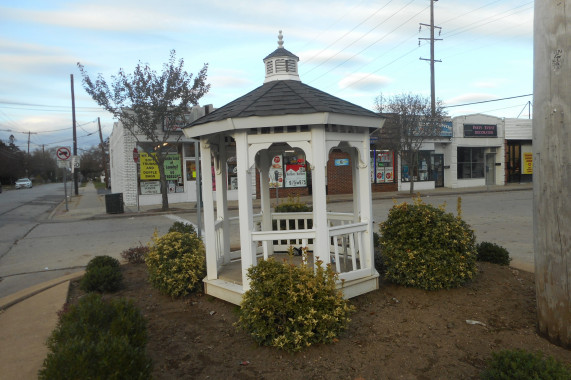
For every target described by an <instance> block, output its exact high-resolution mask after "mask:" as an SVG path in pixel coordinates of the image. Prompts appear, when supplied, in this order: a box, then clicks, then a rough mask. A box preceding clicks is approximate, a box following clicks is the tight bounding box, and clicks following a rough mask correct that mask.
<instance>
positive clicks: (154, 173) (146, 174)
mask: <svg viewBox="0 0 571 380" xmlns="http://www.w3.org/2000/svg"><path fill="white" fill-rule="evenodd" d="M153 155H154V153H153ZM140 159H141V179H142V180H151V179H161V175H160V173H159V167H158V165H157V164H156V163H155V161H154V159H153V157H151V156H149V155H148V154H147V153H141V157H140Z"/></svg>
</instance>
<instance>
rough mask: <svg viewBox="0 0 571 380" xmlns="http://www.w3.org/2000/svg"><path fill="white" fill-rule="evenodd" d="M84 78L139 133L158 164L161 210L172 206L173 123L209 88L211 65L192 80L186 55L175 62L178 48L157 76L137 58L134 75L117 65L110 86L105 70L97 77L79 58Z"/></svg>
mask: <svg viewBox="0 0 571 380" xmlns="http://www.w3.org/2000/svg"><path fill="white" fill-rule="evenodd" d="M77 65H78V67H79V70H80V72H81V75H82V77H83V87H84V88H85V91H86V92H87V93H88V94H89V95H90V96H91V97H92V98H93V100H95V102H96V103H97V104H99V105H100V106H101V107H103V108H104V109H105V110H107V111H109V112H110V113H112V114H113V116H114V117H115V118H117V119H118V120H119V121H120V122H121V123H122V125H123V127H124V128H126V129H127V130H129V131H130V132H131V134H132V135H133V136H134V137H135V139H136V141H137V144H138V145H139V146H140V147H142V148H143V150H144V152H145V153H147V154H148V155H149V156H150V157H152V159H153V160H154V162H155V163H156V164H157V166H158V169H159V175H160V181H161V194H162V209H163V210H168V208H169V204H168V193H167V180H166V176H165V169H164V162H165V159H166V157H167V155H168V154H169V153H172V147H173V144H176V143H177V142H178V141H179V140H180V139H181V137H182V132H181V131H180V129H178V128H173V125H176V124H179V125H180V123H182V124H184V121H185V120H186V116H187V115H188V113H189V110H190V107H191V106H192V105H197V104H198V100H199V99H200V98H201V97H202V96H203V95H204V94H206V93H207V92H208V90H209V89H210V85H209V84H207V83H206V76H207V75H206V74H207V70H208V64H204V66H203V68H202V70H200V71H199V72H198V75H197V76H196V77H195V78H194V79H193V75H192V74H189V73H187V72H186V71H184V69H183V66H184V61H183V59H180V60H178V62H177V61H176V52H175V51H174V50H171V53H170V58H169V61H168V63H166V64H164V65H163V72H162V73H160V75H158V74H157V73H156V72H155V71H154V70H152V69H151V68H150V67H149V65H148V64H142V63H141V62H139V64H138V65H137V67H135V70H134V72H133V74H126V73H125V71H123V69H119V73H118V74H117V76H112V77H111V86H109V85H108V84H107V82H106V81H105V79H104V78H103V76H102V75H101V74H99V75H98V76H97V79H96V80H95V82H93V81H92V80H91V78H90V77H89V75H88V74H87V72H86V70H85V68H84V66H83V65H82V64H80V63H79V62H78V63H77Z"/></svg>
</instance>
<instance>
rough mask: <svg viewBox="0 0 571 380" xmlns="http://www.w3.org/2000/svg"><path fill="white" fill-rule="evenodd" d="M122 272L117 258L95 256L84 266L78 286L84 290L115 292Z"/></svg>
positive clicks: (121, 277) (121, 278)
mask: <svg viewBox="0 0 571 380" xmlns="http://www.w3.org/2000/svg"><path fill="white" fill-rule="evenodd" d="M122 283H123V273H122V272H121V266H120V264H119V260H117V259H115V258H113V257H110V256H96V257H94V258H93V259H91V261H89V263H88V264H87V267H86V268H85V274H84V275H83V278H82V279H81V282H80V283H79V287H80V288H81V289H82V290H84V291H86V292H101V293H105V292H115V291H117V290H119V289H120V288H121V285H122Z"/></svg>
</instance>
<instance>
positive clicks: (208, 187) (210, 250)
mask: <svg viewBox="0 0 571 380" xmlns="http://www.w3.org/2000/svg"><path fill="white" fill-rule="evenodd" d="M200 155H201V156H202V160H201V169H202V188H203V189H204V190H203V191H202V199H203V204H204V232H203V233H204V245H205V247H206V278H207V279H208V280H215V279H217V278H218V264H217V262H216V261H217V260H216V256H217V252H216V231H215V229H214V201H213V198H212V152H211V150H210V143H209V141H208V140H207V139H205V138H201V139H200Z"/></svg>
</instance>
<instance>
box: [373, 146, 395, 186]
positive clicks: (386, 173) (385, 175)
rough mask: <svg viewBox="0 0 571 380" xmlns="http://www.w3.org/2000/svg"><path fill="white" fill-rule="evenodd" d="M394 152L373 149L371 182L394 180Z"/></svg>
mask: <svg viewBox="0 0 571 380" xmlns="http://www.w3.org/2000/svg"><path fill="white" fill-rule="evenodd" d="M394 157H395V155H394V152H392V151H390V150H371V183H392V182H394V168H395V160H394Z"/></svg>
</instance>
